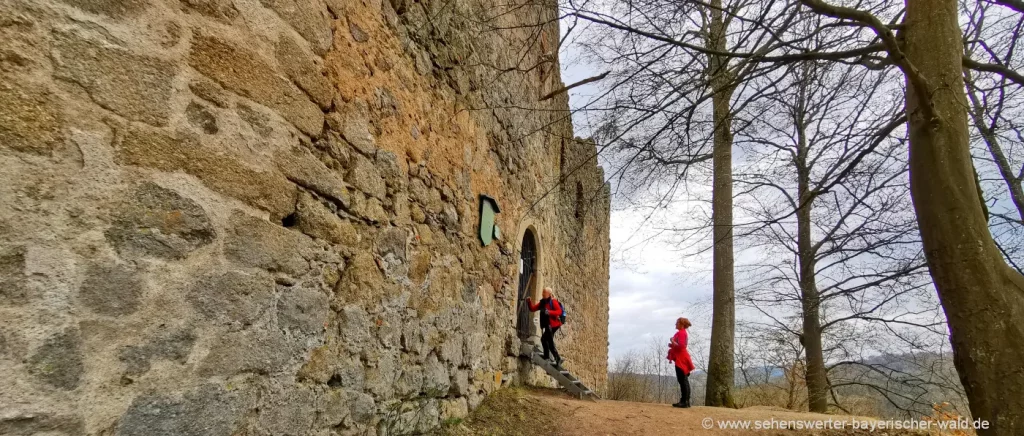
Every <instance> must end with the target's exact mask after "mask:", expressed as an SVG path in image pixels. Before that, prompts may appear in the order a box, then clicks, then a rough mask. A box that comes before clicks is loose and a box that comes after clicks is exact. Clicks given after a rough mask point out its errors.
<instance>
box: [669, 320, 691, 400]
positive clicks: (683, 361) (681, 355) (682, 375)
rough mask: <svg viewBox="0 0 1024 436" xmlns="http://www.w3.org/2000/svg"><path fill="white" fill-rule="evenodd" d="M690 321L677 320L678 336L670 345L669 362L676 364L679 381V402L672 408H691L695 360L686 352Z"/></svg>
mask: <svg viewBox="0 0 1024 436" xmlns="http://www.w3.org/2000/svg"><path fill="white" fill-rule="evenodd" d="M690 325H691V324H690V320H688V319H686V318H679V319H677V320H676V334H675V335H674V336H672V340H671V341H669V343H668V360H671V361H672V362H674V363H675V366H676V379H677V380H679V394H680V395H679V396H680V398H679V402H678V403H676V404H673V405H672V407H682V408H687V407H690V373H691V372H693V369H694V366H693V359H691V358H690V352H689V351H686V342H687V340H688V339H689V338H688V335H687V334H686V329H688V328H690Z"/></svg>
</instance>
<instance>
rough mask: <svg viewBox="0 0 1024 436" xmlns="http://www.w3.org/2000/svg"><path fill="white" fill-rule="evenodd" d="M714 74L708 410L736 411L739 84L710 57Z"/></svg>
mask: <svg viewBox="0 0 1024 436" xmlns="http://www.w3.org/2000/svg"><path fill="white" fill-rule="evenodd" d="M709 13H710V15H711V23H710V26H709V28H708V34H707V46H708V48H710V49H712V50H716V51H720V52H724V51H726V47H725V42H726V41H725V27H726V25H725V22H724V21H723V19H722V2H721V0H712V1H711V6H710V7H709ZM708 70H709V71H708V75H709V79H710V82H711V89H712V92H714V95H713V96H712V100H711V105H712V111H713V113H714V117H713V119H714V123H715V130H714V146H713V147H714V148H713V150H712V155H713V157H712V162H713V166H714V175H713V187H712V194H711V196H712V199H711V203H712V206H711V207H712V221H713V226H714V231H713V237H714V247H713V250H712V251H713V258H714V265H713V272H712V281H713V287H714V302H713V311H712V321H711V347H710V356H709V361H708V381H707V391H706V393H705V397H704V398H705V400H704V402H705V405H707V406H717V407H734V404H733V399H732V387H733V384H734V383H735V380H734V375H733V349H734V348H735V336H736V299H735V297H736V295H735V280H734V277H733V244H732V114H731V109H730V107H729V103H730V100H731V99H732V93H733V90H734V89H735V84H733V80H732V77H731V74H730V72H729V66H728V58H726V57H724V56H716V55H709V56H708Z"/></svg>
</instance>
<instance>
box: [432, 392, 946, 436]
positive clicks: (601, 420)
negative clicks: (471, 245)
mask: <svg viewBox="0 0 1024 436" xmlns="http://www.w3.org/2000/svg"><path fill="white" fill-rule="evenodd" d="M707 418H711V420H712V421H723V420H732V421H737V420H746V421H749V422H751V423H752V424H750V425H754V424H753V422H755V421H762V422H766V421H770V420H771V419H772V418H774V419H775V420H777V421H778V420H786V421H790V420H793V421H803V422H806V421H808V420H823V421H827V420H829V419H832V420H844V421H846V422H848V424H846V425H847V426H848V427H849V426H852V422H851V420H857V421H861V422H863V421H873V420H874V419H872V418H864V417H850V416H837V415H819V414H813V413H799V412H790V411H785V410H777V409H773V408H747V409H723V408H716V407H693V408H690V409H678V408H673V407H672V406H669V405H667V404H651V403H631V402H624V401H597V402H592V401H583V400H577V399H575V398H571V397H569V396H567V395H565V394H563V393H561V392H559V391H556V390H543V389H524V388H509V389H503V390H502V391H499V392H497V393H495V394H494V395H491V396H490V397H489V398H488V399H487V400H486V401H484V403H483V404H482V405H481V406H480V407H479V408H477V410H476V411H474V412H473V414H472V416H470V417H469V418H467V419H466V420H465V421H461V422H448V423H447V425H446V426H445V428H444V429H443V430H442V432H441V434H442V435H445V436H463V435H493V436H540V435H564V436H602V435H687V436H690V435H692V436H705V435H759V436H775V435H779V436H783V435H785V436H868V435H871V436H926V435H930V434H935V433H928V432H912V431H905V430H899V431H897V430H878V429H876V430H875V431H873V432H871V431H867V430H854V429H850V428H847V429H845V430H779V429H767V430H764V429H762V430H729V429H715V428H713V429H710V430H708V429H705V428H704V420H705V419H707ZM712 425H713V426H714V424H712Z"/></svg>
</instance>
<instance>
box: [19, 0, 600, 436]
mask: <svg viewBox="0 0 1024 436" xmlns="http://www.w3.org/2000/svg"><path fill="white" fill-rule="evenodd" d="M502 4H503V3H502V2H491V1H489V0H459V1H454V2H451V1H443V0H421V1H418V2H417V1H413V0H390V1H389V0H383V1H381V0H8V1H5V2H3V3H2V4H0V181H2V183H0V380H2V382H0V434H12V435H21V434H35V433H46V434H66V435H147V436H160V435H229V434H246V435H307V434H312V435H330V434H367V433H370V434H373V433H379V434H400V433H415V432H420V431H425V430H427V429H430V428H433V427H436V426H437V425H439V424H440V423H441V422H442V421H443V420H444V419H448V418H453V417H462V416H465V414H466V413H467V412H468V410H470V409H472V408H473V407H475V406H476V405H477V404H479V403H480V401H481V400H482V399H483V397H484V396H485V395H486V394H487V393H489V392H491V391H493V390H494V389H496V388H497V387H500V386H501V385H503V384H508V383H516V382H544V381H545V379H544V378H543V377H539V376H538V374H537V372H536V371H531V370H529V366H528V365H524V361H523V360H522V359H520V358H519V357H518V352H519V349H520V340H519V339H518V337H517V334H516V325H515V323H516V321H515V309H516V292H517V285H518V280H519V277H518V271H519V269H518V266H519V265H518V264H519V260H518V256H519V244H520V242H519V241H520V240H521V237H522V235H523V233H524V232H525V231H526V229H528V228H529V229H530V231H533V232H536V234H537V236H538V238H539V240H540V254H541V256H540V276H539V277H540V280H541V281H540V285H546V286H552V287H554V288H555V290H556V293H557V294H558V296H559V298H560V299H561V300H562V301H564V302H565V303H566V305H567V306H568V308H569V311H570V315H569V316H570V318H569V323H568V325H567V326H566V327H565V328H564V329H563V331H562V332H561V333H560V337H559V343H560V346H561V348H562V350H563V354H565V356H566V358H567V360H568V363H567V364H566V366H568V367H569V368H570V369H571V370H573V371H574V372H575V373H577V374H578V375H579V376H580V377H581V378H582V379H583V380H584V381H585V382H586V383H588V384H589V385H592V386H596V387H598V388H599V389H600V388H602V387H603V386H604V385H605V383H606V371H607V369H606V368H607V339H608V337H607V322H608V213H609V208H608V198H607V192H606V188H605V185H604V183H603V174H602V172H601V169H600V167H598V166H597V164H596V159H595V158H594V156H593V155H594V153H595V147H594V145H593V144H592V143H589V142H586V141H582V140H578V139H576V138H574V136H573V134H572V126H571V123H570V122H569V120H568V119H567V113H566V111H567V108H568V102H567V100H566V97H565V96H564V95H560V96H558V97H555V98H553V99H550V100H547V101H544V102H538V99H539V97H540V96H543V95H545V94H547V93H549V92H551V91H552V90H555V89H558V88H559V87H560V86H562V83H561V82H560V79H559V74H558V71H559V70H558V64H557V45H558V28H557V22H556V20H554V18H555V9H554V4H553V3H551V4H541V5H533V4H523V5H519V7H518V8H517V9H516V10H515V12H514V13H498V12H500V11H502V10H503V9H502V8H508V7H509V5H505V6H502ZM536 23H546V24H544V25H540V26H538V25H536ZM524 24H525V25H524ZM480 194H486V195H489V196H491V197H493V198H495V199H496V200H497V201H498V204H499V206H500V207H501V213H500V214H499V215H498V217H497V223H498V225H499V226H500V228H501V230H502V233H503V239H502V240H500V241H497V242H496V243H495V244H492V245H490V246H487V247H483V246H482V244H481V243H480V241H479V238H478V236H477V234H478V229H477V221H478V219H479V216H478V215H479V195H480Z"/></svg>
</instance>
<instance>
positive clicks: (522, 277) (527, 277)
mask: <svg viewBox="0 0 1024 436" xmlns="http://www.w3.org/2000/svg"><path fill="white" fill-rule="evenodd" d="M537 242H538V241H537V236H536V234H535V233H534V231H533V229H532V228H527V229H526V232H524V233H523V241H522V245H521V246H520V249H519V293H518V300H517V301H518V304H517V311H516V313H517V318H516V330H517V331H518V333H519V339H528V338H530V336H532V335H533V334H534V326H533V317H532V316H531V315H532V313H531V312H530V308H529V306H528V305H527V304H526V297H533V296H534V295H535V294H536V292H535V290H536V288H537V286H538V283H537V282H538V281H539V277H538V276H539V274H538V271H537V270H538V266H539V264H540V262H539V260H540V256H538V254H539V252H538V244H537Z"/></svg>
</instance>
